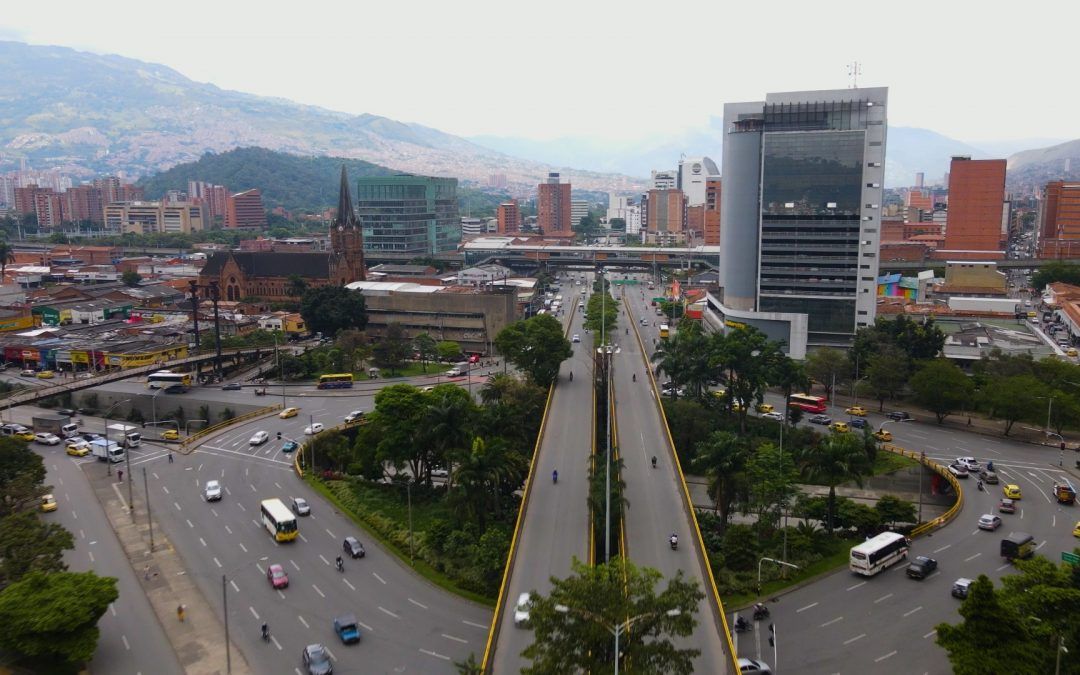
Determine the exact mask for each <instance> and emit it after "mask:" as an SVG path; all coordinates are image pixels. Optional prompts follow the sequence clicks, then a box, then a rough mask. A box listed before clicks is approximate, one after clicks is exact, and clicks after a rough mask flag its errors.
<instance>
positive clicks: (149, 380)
mask: <svg viewBox="0 0 1080 675" xmlns="http://www.w3.org/2000/svg"><path fill="white" fill-rule="evenodd" d="M174 384H179V385H183V386H185V387H190V386H191V374H190V373H174V372H172V371H171V370H159V371H157V372H156V373H150V374H149V375H147V376H146V386H147V387H149V388H150V389H166V388H168V387H170V386H172V385H174Z"/></svg>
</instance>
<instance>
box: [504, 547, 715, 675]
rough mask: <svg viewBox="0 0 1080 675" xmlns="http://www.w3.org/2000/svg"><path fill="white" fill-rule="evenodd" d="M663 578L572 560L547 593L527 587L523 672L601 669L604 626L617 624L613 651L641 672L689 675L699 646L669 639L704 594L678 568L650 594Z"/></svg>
mask: <svg viewBox="0 0 1080 675" xmlns="http://www.w3.org/2000/svg"><path fill="white" fill-rule="evenodd" d="M661 579H662V577H661V574H660V572H658V571H657V570H655V569H652V568H647V567H645V568H641V567H638V566H637V565H635V564H633V563H632V562H630V561H629V560H619V559H614V560H611V561H610V562H608V563H605V564H600V565H596V566H594V567H590V566H588V565H586V564H584V563H582V562H580V561H579V560H577V559H576V558H575V559H574V563H573V574H572V575H571V576H569V577H567V578H565V579H556V578H552V579H551V583H552V589H551V593H550V594H549V595H547V596H542V595H540V594H538V593H536V592H535V591H534V592H533V600H532V608H531V609H530V612H529V619H530V622H531V623H532V627H533V635H534V641H533V643H532V644H531V645H529V646H528V647H527V648H526V649H525V651H524V652H522V656H524V657H525V658H528V659H531V660H532V664H531V665H530V666H528V667H526V668H525V669H524V670H523V672H525V673H572V672H593V673H604V672H608V671H610V670H611V664H612V663H613V662H614V659H615V658H616V656H615V654H614V644H613V642H612V637H611V633H610V632H609V631H610V630H613V627H614V626H617V625H619V624H623V625H624V631H623V634H622V636H621V640H620V645H619V648H620V651H621V654H620V656H621V657H622V661H623V662H624V663H630V664H633V666H634V670H636V671H639V672H643V673H675V674H680V675H686V674H688V673H691V672H693V668H694V664H693V660H694V658H695V657H696V656H698V655H699V654H700V653H701V651H700V650H698V649H680V648H678V647H676V646H675V643H674V642H673V638H686V637H688V636H689V635H690V634H691V633H692V631H693V629H694V626H695V625H696V624H697V619H696V618H695V614H696V612H697V606H698V603H699V602H700V601H701V600H702V599H703V598H704V597H705V595H704V593H702V592H701V590H700V589H699V588H698V586H697V582H696V581H688V580H686V579H685V578H684V576H683V573H682V571H681V570H680V571H679V572H678V573H677V574H676V575H675V576H674V577H672V578H671V579H669V580H668V583H667V587H666V588H664V589H663V590H661V591H659V592H657V588H656V587H657V585H658V584H659V583H660V581H661Z"/></svg>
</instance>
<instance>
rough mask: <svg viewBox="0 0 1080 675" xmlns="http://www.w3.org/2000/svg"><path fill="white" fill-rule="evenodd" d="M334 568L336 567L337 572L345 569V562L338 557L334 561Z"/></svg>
mask: <svg viewBox="0 0 1080 675" xmlns="http://www.w3.org/2000/svg"><path fill="white" fill-rule="evenodd" d="M334 566H335V567H337V568H338V569H339V570H341V569H342V568H344V567H345V561H343V560H342V559H341V556H338V557H337V560H335V561H334Z"/></svg>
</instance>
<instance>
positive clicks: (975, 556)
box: [964, 553, 982, 562]
mask: <svg viewBox="0 0 1080 675" xmlns="http://www.w3.org/2000/svg"><path fill="white" fill-rule="evenodd" d="M981 555H982V553H976V554H975V555H969V556H968V557H966V558H964V562H971V561H972V560H974V559H975V558H978V557H979V556H981Z"/></svg>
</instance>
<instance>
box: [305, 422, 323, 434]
mask: <svg viewBox="0 0 1080 675" xmlns="http://www.w3.org/2000/svg"><path fill="white" fill-rule="evenodd" d="M325 428H326V427H325V426H323V423H322V422H315V423H314V424H312V425H311V426H310V427H304V433H305V434H307V435H308V436H314V435H315V434H317V433H319V432H320V431H322V430H323V429H325Z"/></svg>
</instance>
